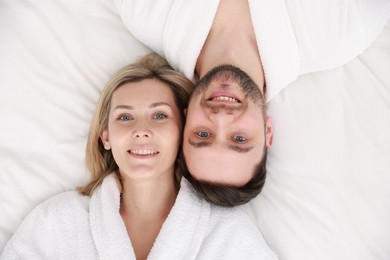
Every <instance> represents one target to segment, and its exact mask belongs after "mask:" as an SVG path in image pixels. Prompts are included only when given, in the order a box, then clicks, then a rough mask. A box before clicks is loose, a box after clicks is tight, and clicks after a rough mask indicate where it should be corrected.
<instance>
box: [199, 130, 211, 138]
mask: <svg viewBox="0 0 390 260" xmlns="http://www.w3.org/2000/svg"><path fill="white" fill-rule="evenodd" d="M196 135H197V136H199V137H200V138H207V137H209V135H210V134H209V132H206V131H200V132H197V133H196Z"/></svg>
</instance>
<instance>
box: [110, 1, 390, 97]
mask: <svg viewBox="0 0 390 260" xmlns="http://www.w3.org/2000/svg"><path fill="white" fill-rule="evenodd" d="M116 2H117V8H118V12H120V14H121V17H122V20H123V22H124V23H125V25H126V27H127V28H128V29H129V30H130V32H131V33H132V34H133V35H134V36H135V37H136V38H137V39H138V40H140V41H141V42H142V43H143V44H145V45H146V46H148V47H149V48H151V49H152V50H154V51H155V52H157V53H159V54H160V55H162V56H164V57H165V58H166V59H167V60H168V61H169V63H170V64H171V65H172V66H173V67H174V68H175V69H178V70H180V71H182V72H183V73H184V74H185V75H186V76H187V77H189V78H193V75H194V68H195V64H196V60H197V58H198V56H199V54H200V51H201V49H202V47H203V44H204V42H205V41H206V38H207V35H208V32H209V31H210V28H211V26H212V22H213V19H214V16H215V14H216V11H217V7H218V4H219V0H185V1H183V0H164V1H154V0H116ZM249 7H250V12H251V18H252V23H253V27H254V30H255V34H256V39H257V44H258V49H259V53H260V57H261V61H262V64H263V69H264V74H265V80H266V84H267V94H266V99H267V101H270V100H271V99H272V98H273V97H274V96H276V95H277V94H278V93H279V92H280V91H281V90H283V88H285V87H286V86H287V85H288V84H289V83H291V82H293V81H294V80H295V79H296V78H297V77H298V76H299V75H302V74H305V73H309V72H314V71H320V70H327V69H332V68H335V67H337V66H340V65H343V64H345V63H347V62H348V61H350V60H352V59H353V58H355V57H356V56H357V55H359V54H361V53H362V52H363V51H364V50H365V49H366V48H367V47H368V46H369V45H370V44H371V43H372V42H373V41H374V40H375V39H376V38H377V36H378V35H379V33H380V32H381V30H382V29H383V27H384V26H385V24H386V21H387V20H388V19H389V17H390V1H389V0H249Z"/></svg>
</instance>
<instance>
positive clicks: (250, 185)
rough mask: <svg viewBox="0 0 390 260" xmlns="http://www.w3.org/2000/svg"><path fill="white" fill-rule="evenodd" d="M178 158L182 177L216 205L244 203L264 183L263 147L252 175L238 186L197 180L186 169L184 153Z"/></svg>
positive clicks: (256, 192) (265, 158)
mask: <svg viewBox="0 0 390 260" xmlns="http://www.w3.org/2000/svg"><path fill="white" fill-rule="evenodd" d="M181 153H182V152H181ZM179 158H180V160H181V162H180V167H181V168H182V172H183V174H184V177H185V178H186V179H187V180H188V181H189V182H190V183H191V184H192V186H193V187H194V188H195V190H196V191H198V193H200V195H201V196H202V197H204V198H205V199H206V200H207V201H208V202H211V203H213V204H215V205H218V206H223V207H234V206H238V205H242V204H245V203H247V202H249V201H250V200H251V199H253V198H255V197H256V196H257V195H258V194H259V193H260V192H261V190H262V189H263V186H264V183H265V178H266V162H267V151H266V149H265V148H264V156H263V158H262V160H261V161H260V163H258V164H257V165H256V167H255V170H254V174H253V177H252V178H251V179H250V180H249V181H248V182H247V183H246V184H245V185H243V186H240V187H236V186H232V185H224V184H218V183H212V182H208V181H200V180H197V179H195V178H194V177H193V176H192V175H191V173H190V172H189V171H188V168H187V166H186V163H185V158H184V155H183V154H181V156H179ZM210 174H212V172H210Z"/></svg>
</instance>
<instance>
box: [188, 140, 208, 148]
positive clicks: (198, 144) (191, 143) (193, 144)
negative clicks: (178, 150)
mask: <svg viewBox="0 0 390 260" xmlns="http://www.w3.org/2000/svg"><path fill="white" fill-rule="evenodd" d="M188 143H189V144H190V145H191V146H193V147H194V148H201V147H206V146H210V143H209V142H204V141H202V142H199V143H196V142H193V141H192V140H191V139H190V138H188Z"/></svg>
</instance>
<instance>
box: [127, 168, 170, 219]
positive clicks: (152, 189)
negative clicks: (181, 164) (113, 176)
mask: <svg viewBox="0 0 390 260" xmlns="http://www.w3.org/2000/svg"><path fill="white" fill-rule="evenodd" d="M172 175H173V174H162V175H160V176H159V177H157V178H154V179H148V180H129V179H127V178H126V177H124V178H122V185H123V192H122V197H121V206H120V212H121V215H122V217H125V218H127V219H133V220H136V219H139V220H145V221H151V220H153V219H156V220H157V219H165V218H166V217H167V216H168V214H169V212H170V211H171V208H172V206H173V205H174V203H175V200H176V196H177V192H178V191H177V188H176V186H175V183H174V180H173V178H172Z"/></svg>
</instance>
